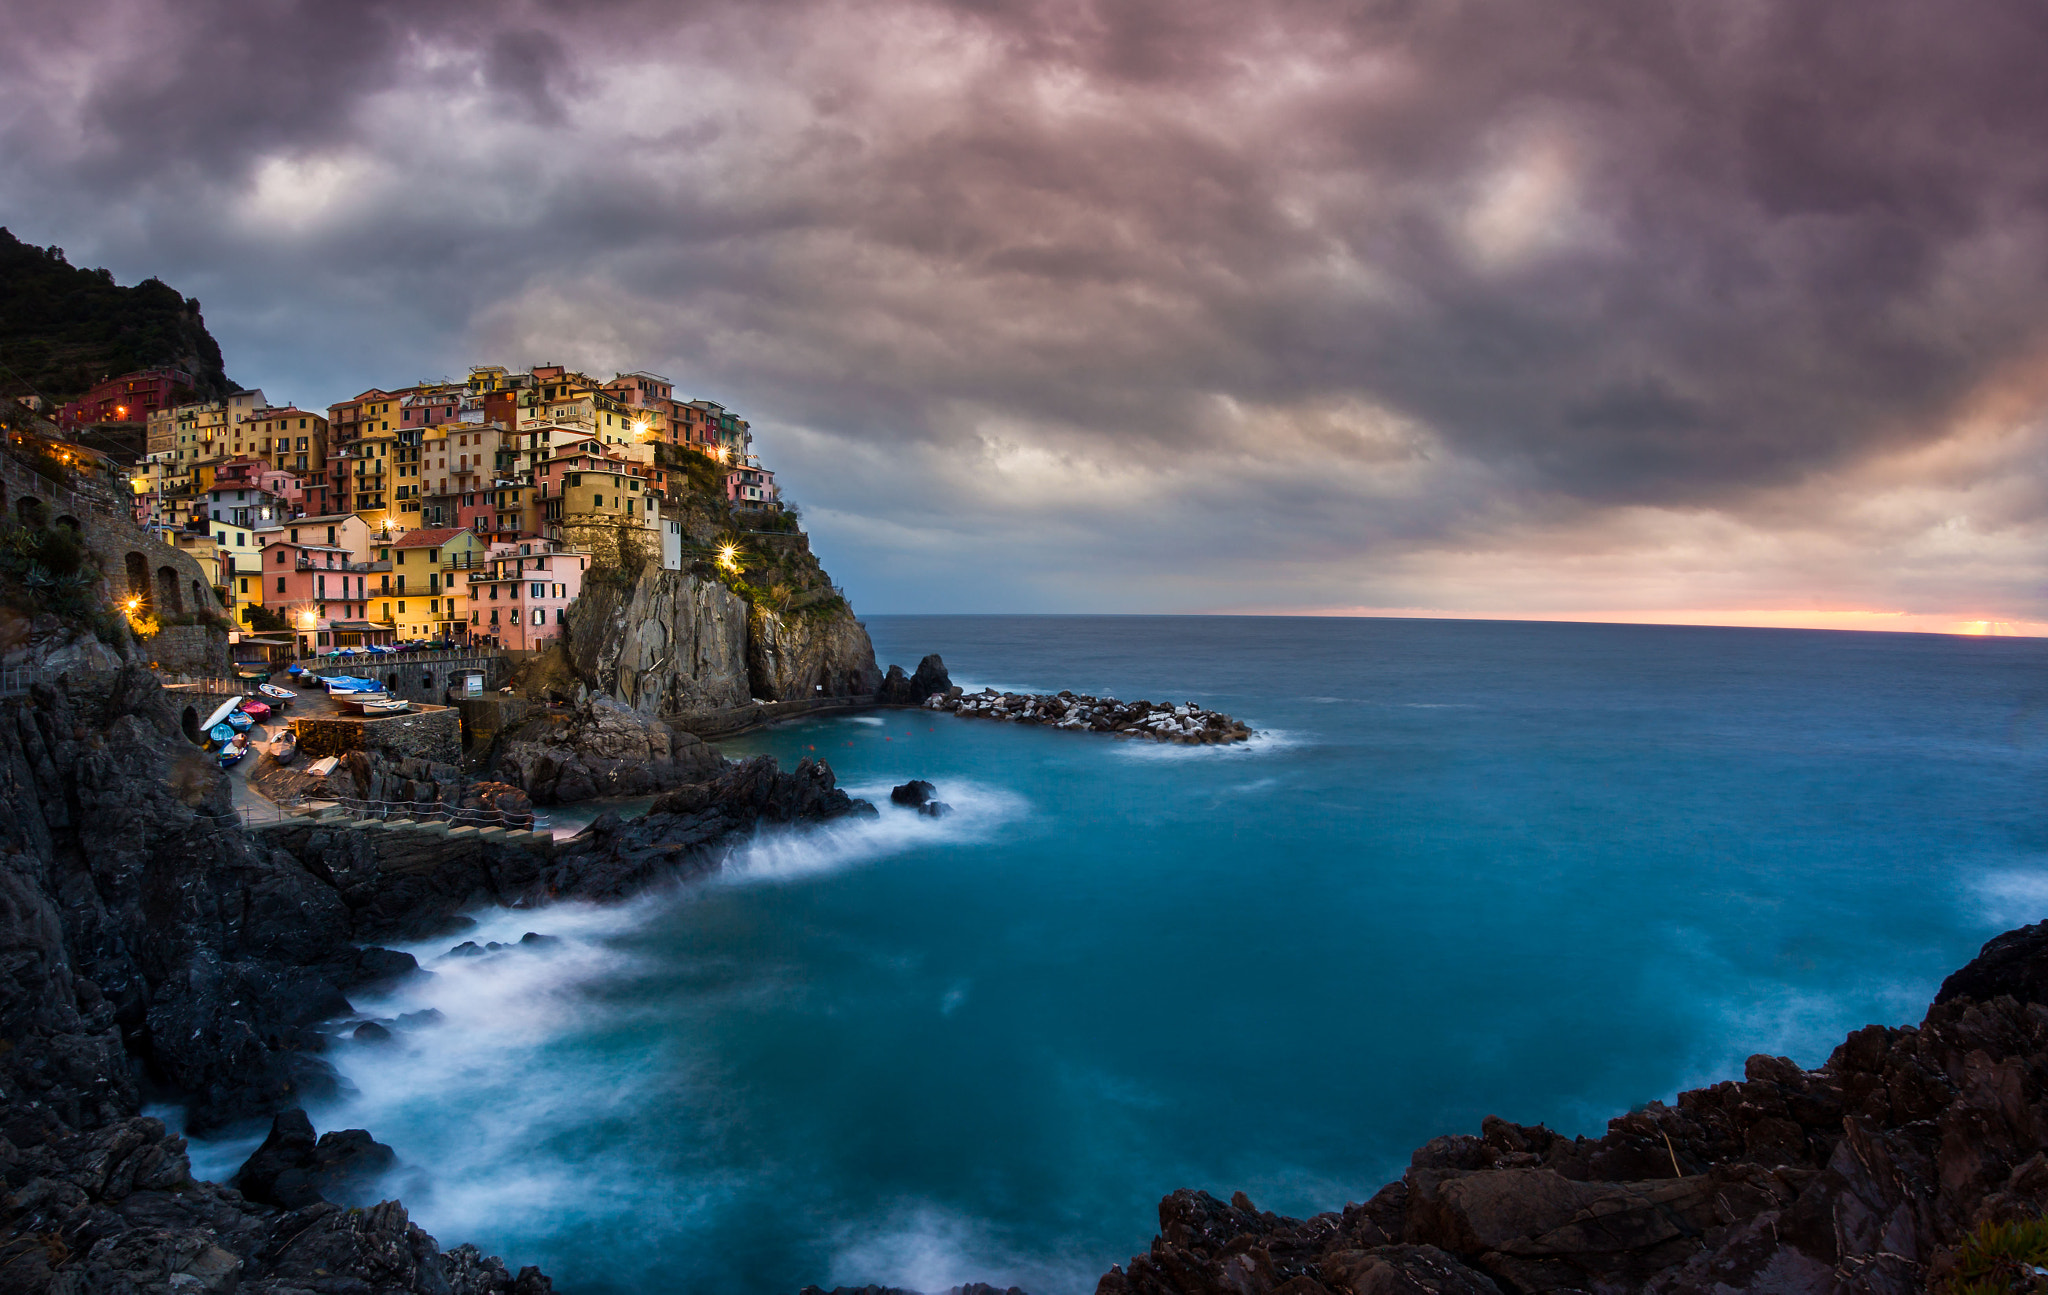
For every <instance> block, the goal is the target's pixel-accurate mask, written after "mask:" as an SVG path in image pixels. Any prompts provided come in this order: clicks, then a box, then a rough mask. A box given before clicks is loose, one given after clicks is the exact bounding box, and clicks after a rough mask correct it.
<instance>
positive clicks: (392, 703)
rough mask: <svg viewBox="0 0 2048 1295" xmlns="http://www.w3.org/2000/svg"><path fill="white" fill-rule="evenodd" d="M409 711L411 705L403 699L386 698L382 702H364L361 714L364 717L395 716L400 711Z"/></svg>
mask: <svg viewBox="0 0 2048 1295" xmlns="http://www.w3.org/2000/svg"><path fill="white" fill-rule="evenodd" d="M411 709H412V703H411V702H409V701H407V700H406V699H405V698H403V697H386V698H385V699H384V700H383V701H366V702H364V703H363V714H365V715H396V714H398V713H399V712H400V711H404V710H411Z"/></svg>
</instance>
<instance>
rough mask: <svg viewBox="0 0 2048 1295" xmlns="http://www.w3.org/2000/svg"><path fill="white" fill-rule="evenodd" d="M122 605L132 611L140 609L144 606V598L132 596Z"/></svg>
mask: <svg viewBox="0 0 2048 1295" xmlns="http://www.w3.org/2000/svg"><path fill="white" fill-rule="evenodd" d="M121 605H122V606H123V607H126V608H127V609H128V610H129V611H131V612H132V611H136V610H139V609H140V608H141V606H142V599H140V598H136V597H130V598H129V599H128V601H127V602H125V603H123V604H121Z"/></svg>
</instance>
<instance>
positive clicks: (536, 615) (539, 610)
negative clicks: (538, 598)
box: [533, 607, 548, 625]
mask: <svg viewBox="0 0 2048 1295" xmlns="http://www.w3.org/2000/svg"><path fill="white" fill-rule="evenodd" d="M533 623H534V624H536V625H545V624H547V623H548V613H547V609H546V608H544V607H536V608H534V609H533Z"/></svg>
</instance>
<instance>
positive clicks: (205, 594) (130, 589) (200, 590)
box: [0, 454, 223, 619]
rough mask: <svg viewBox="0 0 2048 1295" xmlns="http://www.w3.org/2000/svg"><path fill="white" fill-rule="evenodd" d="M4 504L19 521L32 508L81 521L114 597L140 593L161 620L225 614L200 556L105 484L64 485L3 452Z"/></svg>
mask: <svg viewBox="0 0 2048 1295" xmlns="http://www.w3.org/2000/svg"><path fill="white" fill-rule="evenodd" d="M0 509H4V510H5V511H6V513H7V514H8V515H9V516H11V517H13V518H15V519H16V520H28V515H27V514H30V513H33V514H36V515H37V517H38V519H39V520H41V521H44V522H57V523H68V524H70V525H73V526H76V527H77V529H78V536H79V538H80V539H81V540H83V541H84V542H85V546H86V548H88V549H90V550H91V551H92V555H93V556H94V557H95V558H97V559H98V560H99V566H100V570H101V571H103V572H105V573H106V577H107V581H106V592H107V597H108V598H109V599H110V600H111V601H115V602H119V601H120V600H122V599H124V598H127V597H128V596H130V595H131V594H132V595H135V596H138V597H140V598H141V599H142V600H143V602H144V603H145V604H146V605H147V606H148V607H149V609H150V610H151V611H152V612H153V613H155V614H156V616H157V617H158V618H159V619H163V618H167V617H171V616H190V615H206V614H214V615H220V614H223V613H222V609H221V605H220V597H219V595H217V594H215V593H214V592H213V586H212V585H211V584H210V583H209V582H208V581H207V579H206V572H205V571H204V570H203V569H202V568H201V567H200V565H199V563H198V561H197V560H196V559H194V558H193V556H192V555H191V554H189V553H185V552H181V551H179V550H178V549H174V548H171V547H170V546H169V545H166V544H164V543H162V542H161V541H159V540H158V539H157V538H156V537H155V536H154V535H152V534H150V533H149V532H148V531H146V530H144V529H142V528H141V527H140V526H137V525H136V524H135V514H134V512H133V511H132V506H131V505H130V503H129V502H128V501H126V500H123V499H121V498H119V497H118V496H116V495H115V494H114V493H113V492H111V491H109V490H107V489H105V488H104V487H100V486H96V485H93V484H91V483H88V482H83V481H81V482H78V483H76V486H75V488H71V487H65V486H59V485H56V484H55V483H53V482H51V481H49V480H47V479H45V478H43V477H41V476H39V475H37V474H36V473H34V472H31V471H30V470H29V469H28V467H27V466H26V465H24V464H22V463H20V462H18V461H17V460H15V459H14V458H12V457H10V456H8V455H5V454H0ZM24 510H26V512H25V511H24Z"/></svg>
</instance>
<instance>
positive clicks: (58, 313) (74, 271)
mask: <svg viewBox="0 0 2048 1295" xmlns="http://www.w3.org/2000/svg"><path fill="white" fill-rule="evenodd" d="M155 364H169V365H175V366H176V367H178V368H181V369H184V370H185V371H187V372H188V373H190V374H192V376H193V378H194V380H195V383H196V385H195V388H194V390H195V392H196V394H197V395H198V397H199V398H201V399H205V400H217V399H219V398H220V397H221V396H222V395H224V394H225V393H227V392H229V391H232V390H234V389H235V388H234V384H233V383H232V382H230V381H229V380H228V377H227V374H226V373H225V372H223V370H222V363H221V354H220V344H219V343H218V342H216V341H214V340H213V335H212V334H211V333H209V332H207V331H206V321H205V320H204V319H203V318H201V317H200V313H199V302H198V301H197V300H194V299H192V298H189V297H184V296H180V295H179V294H178V292H177V291H176V290H175V289H173V288H171V287H170V286H169V285H167V284H165V283H164V282H163V281H161V280H159V279H144V280H143V281H142V282H141V283H138V284H136V285H134V286H133V287H128V288H124V287H122V286H121V285H119V284H118V283H115V282H114V276H113V275H112V274H110V273H108V272H107V271H106V270H86V269H80V268H78V267H76V266H74V265H72V264H71V263H70V262H69V261H67V260H65V259H64V250H63V249H62V248H58V247H50V248H41V247H36V246H34V245H32V244H29V243H24V242H22V241H21V240H20V239H18V238H16V237H15V236H14V235H13V234H11V233H9V232H8V231H7V230H6V229H0V365H4V366H5V368H0V393H5V394H7V395H12V396H25V395H29V394H32V393H33V394H40V395H42V396H44V397H46V398H49V399H52V400H67V399H70V398H72V397H75V396H79V395H82V394H83V393H84V392H85V391H86V389H87V388H89V387H91V386H92V385H93V384H94V383H95V382H98V381H100V380H101V379H102V378H107V377H111V376H113V375H115V374H118V373H126V372H129V371H130V370H133V369H143V368H148V367H149V366H151V365H155Z"/></svg>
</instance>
